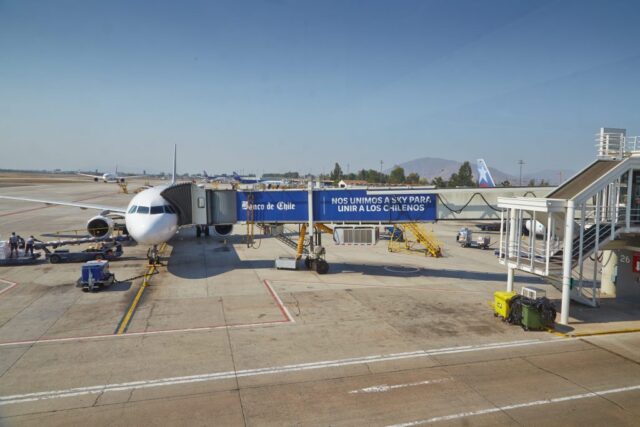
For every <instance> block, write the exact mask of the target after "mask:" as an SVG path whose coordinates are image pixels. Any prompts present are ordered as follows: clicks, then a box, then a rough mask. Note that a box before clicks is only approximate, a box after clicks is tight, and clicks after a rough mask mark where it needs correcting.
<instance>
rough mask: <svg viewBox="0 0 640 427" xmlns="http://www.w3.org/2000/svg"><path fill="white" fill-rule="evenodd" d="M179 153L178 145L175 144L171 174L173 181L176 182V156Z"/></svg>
mask: <svg viewBox="0 0 640 427" xmlns="http://www.w3.org/2000/svg"><path fill="white" fill-rule="evenodd" d="M177 153H178V145H177V144H173V174H172V175H171V183H172V184H175V183H176V156H177Z"/></svg>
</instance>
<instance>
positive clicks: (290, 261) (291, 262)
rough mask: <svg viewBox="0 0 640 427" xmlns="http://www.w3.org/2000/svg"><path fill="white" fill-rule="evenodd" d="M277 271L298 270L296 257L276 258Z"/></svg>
mask: <svg viewBox="0 0 640 427" xmlns="http://www.w3.org/2000/svg"><path fill="white" fill-rule="evenodd" d="M276 269H277V270H296V269H297V260H296V258H294V257H286V256H280V257H278V258H276Z"/></svg>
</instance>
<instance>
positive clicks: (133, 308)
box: [116, 243, 167, 335]
mask: <svg viewBox="0 0 640 427" xmlns="http://www.w3.org/2000/svg"><path fill="white" fill-rule="evenodd" d="M166 247H167V244H166V243H163V244H162V246H160V250H159V251H158V254H159V255H160V254H162V252H163V251H164V249H165V248H166ZM155 269H156V266H155V265H152V266H150V267H149V270H148V271H147V274H145V276H144V280H143V281H142V285H140V289H138V293H137V294H136V297H135V298H134V299H133V301H132V302H131V306H130V307H129V310H127V313H126V314H125V315H124V318H123V319H122V322H121V323H120V327H118V330H117V331H116V335H122V334H124V332H125V331H126V330H127V327H128V326H129V322H131V318H132V317H133V313H135V311H136V308H138V303H139V302H140V298H142V294H143V293H144V290H145V289H146V288H147V286H149V280H151V276H152V275H153V273H154V271H155Z"/></svg>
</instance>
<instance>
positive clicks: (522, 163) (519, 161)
mask: <svg viewBox="0 0 640 427" xmlns="http://www.w3.org/2000/svg"><path fill="white" fill-rule="evenodd" d="M518 164H519V165H520V187H522V165H524V161H522V160H518Z"/></svg>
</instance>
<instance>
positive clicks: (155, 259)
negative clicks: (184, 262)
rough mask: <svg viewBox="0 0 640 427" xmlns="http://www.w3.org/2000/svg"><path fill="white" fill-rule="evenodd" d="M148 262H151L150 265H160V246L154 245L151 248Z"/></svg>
mask: <svg viewBox="0 0 640 427" xmlns="http://www.w3.org/2000/svg"><path fill="white" fill-rule="evenodd" d="M147 260H148V261H149V265H156V264H160V252H159V251H158V245H153V247H152V248H149V250H148V251H147Z"/></svg>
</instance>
